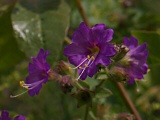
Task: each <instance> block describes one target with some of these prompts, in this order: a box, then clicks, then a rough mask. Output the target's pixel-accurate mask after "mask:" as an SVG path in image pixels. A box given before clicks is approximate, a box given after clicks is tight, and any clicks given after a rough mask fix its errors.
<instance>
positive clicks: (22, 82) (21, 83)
mask: <svg viewBox="0 0 160 120" xmlns="http://www.w3.org/2000/svg"><path fill="white" fill-rule="evenodd" d="M19 84H20V86H21V87H23V88H26V89H28V86H24V84H25V82H24V81H20V82H19Z"/></svg>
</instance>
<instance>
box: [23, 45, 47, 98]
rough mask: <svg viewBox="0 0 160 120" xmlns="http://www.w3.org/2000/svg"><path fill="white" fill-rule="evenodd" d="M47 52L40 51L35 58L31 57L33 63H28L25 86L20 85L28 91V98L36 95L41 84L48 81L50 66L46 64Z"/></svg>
mask: <svg viewBox="0 0 160 120" xmlns="http://www.w3.org/2000/svg"><path fill="white" fill-rule="evenodd" d="M48 54H49V51H46V52H45V51H44V49H42V48H41V49H40V51H39V53H38V55H37V57H36V58H34V57H31V59H32V61H33V63H29V67H28V72H29V75H28V76H27V77H26V84H25V83H23V82H21V83H22V86H23V87H25V88H27V89H28V93H29V95H30V96H34V95H35V94H36V95H38V94H39V91H40V89H41V88H42V84H44V83H46V82H47V81H48V77H49V74H48V72H49V70H50V65H49V64H48V63H47V62H46V57H47V56H48Z"/></svg>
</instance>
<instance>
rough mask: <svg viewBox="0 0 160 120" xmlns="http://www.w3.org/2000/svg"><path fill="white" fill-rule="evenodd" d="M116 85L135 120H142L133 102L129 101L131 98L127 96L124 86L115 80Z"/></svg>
mask: <svg viewBox="0 0 160 120" xmlns="http://www.w3.org/2000/svg"><path fill="white" fill-rule="evenodd" d="M116 85H117V87H118V89H119V90H120V92H121V93H122V96H123V97H124V99H125V101H126V102H127V104H128V106H129V108H130V109H131V111H132V112H133V114H134V115H135V117H136V120H142V119H141V117H140V115H139V113H138V111H137V110H136V108H135V106H134V104H133V102H132V101H131V99H130V98H129V96H128V94H127V92H126V90H125V89H124V87H123V86H122V84H121V83H120V82H116Z"/></svg>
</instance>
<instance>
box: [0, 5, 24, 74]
mask: <svg viewBox="0 0 160 120" xmlns="http://www.w3.org/2000/svg"><path fill="white" fill-rule="evenodd" d="M11 9H12V8H11V7H10V8H8V9H7V11H6V12H5V13H4V14H2V16H0V26H1V29H0V72H2V71H3V72H5V71H6V70H7V71H9V70H10V69H11V68H13V66H15V65H16V64H17V63H18V62H19V61H21V60H22V59H23V58H24V54H23V53H22V52H21V51H20V50H19V48H18V45H17V42H16V40H15V38H14V36H13V29H12V25H11V18H10V15H11Z"/></svg>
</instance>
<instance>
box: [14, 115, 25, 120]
mask: <svg viewBox="0 0 160 120" xmlns="http://www.w3.org/2000/svg"><path fill="white" fill-rule="evenodd" d="M14 120H26V118H25V117H24V116H23V115H19V116H16V117H15V118H14Z"/></svg>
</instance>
